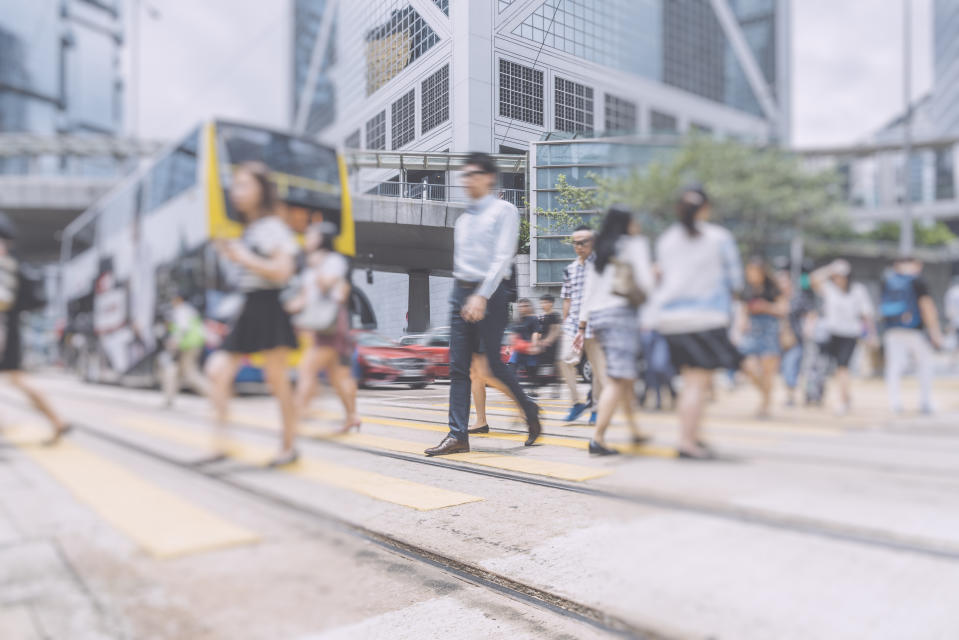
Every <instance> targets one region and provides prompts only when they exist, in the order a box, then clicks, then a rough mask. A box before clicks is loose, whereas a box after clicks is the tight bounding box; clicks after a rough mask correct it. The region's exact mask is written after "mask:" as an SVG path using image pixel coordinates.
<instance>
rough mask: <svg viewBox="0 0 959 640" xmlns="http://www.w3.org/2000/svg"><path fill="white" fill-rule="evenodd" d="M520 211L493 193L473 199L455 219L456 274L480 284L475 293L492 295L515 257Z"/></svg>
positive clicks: (484, 295) (454, 248) (454, 255)
mask: <svg viewBox="0 0 959 640" xmlns="http://www.w3.org/2000/svg"><path fill="white" fill-rule="evenodd" d="M518 243H519V213H518V212H517V211H516V207H514V206H513V205H512V204H510V203H509V202H507V201H506V200H500V199H499V198H497V197H496V196H494V195H492V194H490V195H488V196H486V197H485V198H481V199H479V200H474V201H473V202H471V203H470V205H469V206H468V207H467V208H466V211H464V212H463V214H462V215H461V216H460V217H459V219H458V220H457V221H456V227H455V229H454V232H453V277H454V278H456V279H457V280H465V281H467V282H476V283H479V287H478V288H477V289H476V295H480V296H483V297H484V298H487V299H488V298H489V297H490V296H491V295H493V292H494V291H496V288H497V287H498V286H499V284H500V282H502V280H503V278H505V277H506V274H507V273H509V268H510V265H511V264H512V263H513V259H514V258H515V257H516V248H517V244H518Z"/></svg>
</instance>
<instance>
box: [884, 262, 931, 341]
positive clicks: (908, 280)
mask: <svg viewBox="0 0 959 640" xmlns="http://www.w3.org/2000/svg"><path fill="white" fill-rule="evenodd" d="M915 282H916V277H915V276H909V275H905V274H902V273H891V274H889V275H888V276H886V279H885V280H884V281H883V286H882V298H881V299H880V301H879V313H880V314H881V315H882V318H883V321H884V323H885V326H886V328H899V329H918V328H919V327H921V326H922V315H921V314H920V313H919V297H918V296H917V295H916V287H915Z"/></svg>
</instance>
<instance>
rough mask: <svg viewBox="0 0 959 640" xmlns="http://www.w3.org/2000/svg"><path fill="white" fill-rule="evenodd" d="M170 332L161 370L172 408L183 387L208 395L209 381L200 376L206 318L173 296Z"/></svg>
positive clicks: (165, 394) (180, 296)
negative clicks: (184, 385) (204, 320)
mask: <svg viewBox="0 0 959 640" xmlns="http://www.w3.org/2000/svg"><path fill="white" fill-rule="evenodd" d="M168 332H169V335H168V337H167V341H166V353H164V354H163V356H164V358H163V366H162V373H163V401H164V404H165V405H166V407H167V408H172V407H173V404H174V402H175V401H176V396H177V394H178V393H179V392H180V389H181V387H182V386H183V384H184V383H185V384H186V385H187V386H188V387H190V388H191V389H193V391H195V392H196V393H198V394H200V395H201V396H205V395H207V393H208V389H207V381H206V378H204V377H203V374H202V373H201V372H200V356H202V355H203V345H204V342H205V340H204V335H203V318H201V317H200V313H199V312H198V311H197V310H196V308H195V307H194V306H193V305H191V304H190V303H189V302H187V301H186V297H185V296H184V295H183V293H181V292H177V293H176V295H174V296H173V306H172V308H171V309H170V324H169V328H168Z"/></svg>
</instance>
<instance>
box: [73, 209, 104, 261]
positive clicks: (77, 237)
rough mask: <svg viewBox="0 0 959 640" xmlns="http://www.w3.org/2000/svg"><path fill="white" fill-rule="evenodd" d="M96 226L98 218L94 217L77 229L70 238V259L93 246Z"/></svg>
mask: <svg viewBox="0 0 959 640" xmlns="http://www.w3.org/2000/svg"><path fill="white" fill-rule="evenodd" d="M96 228H97V219H96V217H93V218H91V219H90V220H89V221H87V223H86V224H84V225H83V226H82V227H80V228H79V229H77V231H76V233H74V234H73V236H72V237H71V238H70V254H69V256H68V259H69V260H72V259H73V258H76V257H77V256H78V255H80V254H82V253H84V252H85V251H88V250H90V249H92V248H93V244H94V241H95V240H96Z"/></svg>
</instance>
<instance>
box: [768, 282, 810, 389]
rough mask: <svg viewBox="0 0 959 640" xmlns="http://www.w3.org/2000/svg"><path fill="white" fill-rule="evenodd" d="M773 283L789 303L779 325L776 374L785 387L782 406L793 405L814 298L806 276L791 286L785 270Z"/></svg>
mask: <svg viewBox="0 0 959 640" xmlns="http://www.w3.org/2000/svg"><path fill="white" fill-rule="evenodd" d="M777 283H778V284H779V288H780V289H781V290H782V292H783V295H784V296H785V297H786V299H788V300H789V313H788V314H787V316H786V319H785V320H784V323H783V329H782V332H781V334H780V336H781V339H780V346H781V347H782V350H783V356H782V365H781V367H780V373H781V374H782V376H783V382H784V383H785V385H786V406H787V407H795V406H796V389H797V388H798V387H799V376H800V374H801V373H802V367H803V359H804V356H805V355H806V335H807V333H808V331H807V325H808V322H809V319H810V318H811V315H812V314H813V313H814V312H815V310H816V307H815V303H816V301H815V297H814V296H813V295H812V290H811V289H810V287H809V273H808V272H805V271H804V272H803V273H802V274H801V275H800V278H799V286H798V287H795V286H794V285H793V280H792V275H791V274H790V272H789V269H788V267H786V268H783V269H781V270H780V271H779V272H778V274H777Z"/></svg>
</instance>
